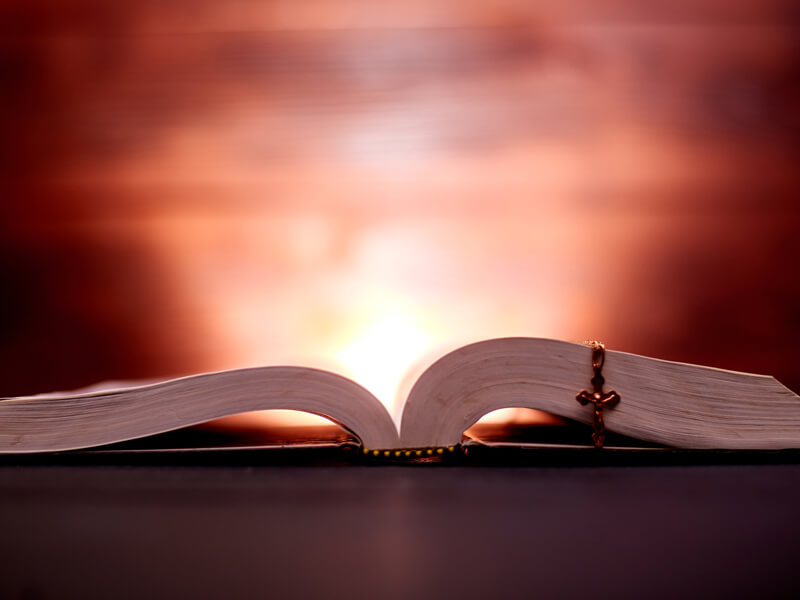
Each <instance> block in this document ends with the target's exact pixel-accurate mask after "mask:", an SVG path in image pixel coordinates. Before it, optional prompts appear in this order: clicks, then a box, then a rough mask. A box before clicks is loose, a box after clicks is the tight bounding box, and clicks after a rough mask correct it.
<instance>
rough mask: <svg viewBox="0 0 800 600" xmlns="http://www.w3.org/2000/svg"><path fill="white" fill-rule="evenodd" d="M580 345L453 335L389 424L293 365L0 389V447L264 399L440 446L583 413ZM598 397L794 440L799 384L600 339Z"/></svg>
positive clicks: (323, 376) (407, 443)
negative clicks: (31, 390) (527, 412)
mask: <svg viewBox="0 0 800 600" xmlns="http://www.w3.org/2000/svg"><path fill="white" fill-rule="evenodd" d="M591 364H592V349H591V348H590V347H588V346H585V345H582V344H575V343H569V342H561V341H556V340H547V339H535V338H505V339H495V340H488V341H484V342H478V343H476V344H471V345H469V346H464V347H462V348H459V349H457V350H455V351H453V352H451V353H450V354H447V355H446V356H444V357H442V358H441V359H439V360H438V361H436V362H435V363H434V364H433V365H431V366H430V367H429V368H428V369H427V370H426V371H425V372H424V373H423V374H422V375H421V376H420V377H419V379H418V380H417V382H416V383H415V384H414V386H413V388H412V389H411V392H410V393H409V395H408V398H407V399H406V402H405V406H404V407H403V411H402V422H401V427H400V432H401V433H400V434H398V431H397V428H396V426H395V424H394V422H393V420H392V418H391V417H390V415H389V413H388V411H387V410H386V409H385V408H384V406H383V405H382V404H381V403H380V402H379V401H378V399H377V398H375V396H373V395H372V394H371V393H369V392H368V391H367V390H366V389H364V388H363V387H361V386H360V385H358V384H357V383H355V382H353V381H350V380H349V379H346V378H344V377H342V376H340V375H336V374H334V373H329V372H326V371H320V370H316V369H310V368H304V367H261V368H252V369H241V370H236V371H224V372H220V373H208V374H203V375H196V376H192V377H185V378H181V379H175V380H171V381H166V382H160V383H154V384H151V385H145V386H140V387H133V388H126V389H119V390H107V391H99V392H93V393H77V394H54V395H53V394H51V395H46V396H43V397H26V398H7V399H3V400H2V401H0V452H2V453H30V452H45V451H58V450H69V449H77V448H87V447H93V446H99V445H104V444H109V443H113V442H120V441H124V440H131V439H136V438H141V437H144V436H149V435H154V434H158V433H162V432H166V431H171V430H175V429H179V428H182V427H187V426H190V425H194V424H199V423H204V422H207V421H210V420H213V419H217V418H219V417H225V416H230V415H234V414H239V413H243V412H249V411H254V410H264V409H290V410H299V411H305V412H309V413H313V414H318V415H322V416H325V417H327V418H328V419H330V420H332V421H334V422H336V423H338V424H339V425H341V426H342V427H343V428H345V429H346V430H347V431H349V432H352V433H353V434H354V435H355V436H356V437H357V438H358V439H359V440H360V441H361V443H362V444H363V446H364V448H365V449H368V450H391V449H398V448H407V449H408V448H430V447H445V446H453V445H456V444H458V443H460V442H461V441H462V436H463V433H464V431H465V430H466V429H468V428H469V427H470V426H471V425H473V424H474V423H475V422H476V421H477V420H478V419H479V418H480V417H481V416H483V415H484V414H487V413H489V412H492V411H494V410H497V409H500V408H509V407H523V408H533V409H538V410H543V411H546V412H549V413H552V414H555V415H558V416H561V417H565V418H568V419H572V420H575V421H579V422H584V423H589V422H591V420H592V416H593V411H592V407H591V406H582V405H580V404H579V403H578V402H577V401H576V399H575V396H576V394H577V393H578V392H580V391H581V390H583V389H587V388H590V387H591V386H590V379H591V377H592V366H591ZM603 375H604V376H605V380H606V389H607V390H610V389H614V390H615V391H616V392H618V393H619V394H620V396H621V398H622V400H621V402H620V403H619V404H618V405H617V406H616V407H615V408H614V409H613V410H608V411H604V419H605V427H606V429H607V430H609V431H611V432H616V433H620V434H623V435H625V436H628V437H632V438H638V439H640V440H642V441H646V442H653V443H657V444H662V445H666V446H674V447H681V448H732V449H783V448H798V447H800V398H799V397H798V396H797V395H796V394H794V393H793V392H791V391H790V390H789V389H787V388H786V387H784V386H783V385H781V384H780V383H779V382H777V381H776V380H775V379H774V378H772V377H769V376H764V375H751V374H747V373H736V372H732V371H725V370H721V369H714V368H709V367H700V366H695V365H687V364H681V363H674V362H668V361H663V360H657V359H653V358H647V357H643V356H636V355H633V354H626V353H623V352H615V351H607V352H606V353H605V364H604V367H603Z"/></svg>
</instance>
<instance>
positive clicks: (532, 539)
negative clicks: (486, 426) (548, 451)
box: [0, 463, 800, 600]
mask: <svg viewBox="0 0 800 600" xmlns="http://www.w3.org/2000/svg"><path fill="white" fill-rule="evenodd" d="M798 481H800V467H798V465H772V466H770V465H760V466H736V465H728V466H683V467H680V466H675V467H658V468H657V467H628V468H583V467H565V466H563V465H562V466H560V467H558V468H555V467H548V466H542V467H526V468H492V467H488V468H481V467H451V468H425V467H422V468H404V467H375V468H370V467H350V468H341V467H322V466H319V467H313V466H306V467H286V466H283V467H266V466H258V465H257V464H253V463H251V464H242V465H239V466H228V467H224V468H223V467H210V466H206V467H202V466H195V467H191V466H171V467H166V466H164V467H157V466H150V467H143V466H140V467H136V466H109V465H106V466H95V467H91V466H83V467H65V466H58V467H56V466H39V467H30V466H29V467H19V466H17V467H11V466H7V465H6V466H0V528H1V529H2V531H3V544H2V547H1V548H0V559H1V560H0V596H2V597H4V598H25V599H30V598H48V599H49V598H53V599H58V598H76V599H78V598H80V599H92V598H98V599H100V598H109V597H115V598H121V599H122V598H141V597H148V598H176V597H192V598H220V597H226V598H252V597H266V598H281V597H309V598H311V597H313V598H378V597H380V598H431V599H434V600H440V599H441V598H445V597H459V598H486V597H490V596H492V597H512V598H523V597H564V598H572V597H574V598H587V597H592V598H594V597H597V598H603V597H614V598H642V597H648V598H655V599H660V598H664V599H674V598H681V597H687V596H690V597H725V598H755V597H758V598H791V597H796V569H795V562H796V551H795V548H796V540H797V537H798V535H800V524H798V520H797V518H796V512H797V506H798V503H800V486H799V485H798Z"/></svg>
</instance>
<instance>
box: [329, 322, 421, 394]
mask: <svg viewBox="0 0 800 600" xmlns="http://www.w3.org/2000/svg"><path fill="white" fill-rule="evenodd" d="M430 343H431V340H430V338H429V336H428V335H427V334H426V332H425V331H424V330H423V329H422V328H421V327H420V325H419V324H418V323H417V322H416V321H415V320H414V319H413V318H412V317H411V315H409V314H407V313H402V312H395V313H387V314H383V315H380V316H379V317H378V318H377V319H375V320H373V321H371V322H369V323H367V327H366V328H365V329H364V330H362V332H361V333H360V334H359V335H357V336H356V338H355V339H354V340H353V341H352V342H351V343H350V344H348V345H347V346H345V347H344V348H343V349H342V350H341V351H340V352H338V353H337V355H336V358H337V359H338V360H339V361H340V362H341V363H342V364H343V365H344V366H345V367H346V368H347V369H348V371H349V372H350V374H351V375H352V377H353V379H354V380H355V381H357V382H358V383H360V384H361V385H363V386H364V387H365V388H367V389H368V390H369V391H370V392H372V393H373V394H375V396H376V397H377V398H378V399H379V400H380V401H381V402H383V403H384V404H385V405H386V406H387V407H388V408H390V409H392V408H393V403H394V395H395V393H396V391H397V389H398V387H399V385H400V382H401V380H402V379H403V377H404V376H405V374H406V373H407V371H408V370H409V368H410V367H411V366H412V365H413V364H414V363H415V362H416V361H417V360H419V358H420V356H422V355H423V353H424V352H425V350H426V349H427V348H428V346H429V345H430Z"/></svg>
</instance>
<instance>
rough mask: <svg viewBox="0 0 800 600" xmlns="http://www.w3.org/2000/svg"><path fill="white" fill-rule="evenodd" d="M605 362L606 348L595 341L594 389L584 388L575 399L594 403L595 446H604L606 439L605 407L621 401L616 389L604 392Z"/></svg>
mask: <svg viewBox="0 0 800 600" xmlns="http://www.w3.org/2000/svg"><path fill="white" fill-rule="evenodd" d="M604 362H605V348H604V347H603V345H602V344H600V343H599V342H594V343H593V348H592V369H594V375H593V376H592V387H593V391H591V392H590V391H589V390H583V391H581V393H579V394H578V395H577V396H576V397H575V399H576V400H577V401H578V402H580V403H581V406H586V405H587V404H589V403H591V404H593V405H594V417H593V419H592V429H593V430H594V433H592V441H593V442H594V447H595V448H602V447H603V444H604V443H605V441H606V433H605V423H604V422H603V409H604V408H609V409H610V408H614V407H615V406H616V405H617V404H619V401H620V399H621V398H620V395H619V394H618V393H617V392H615V391H613V390H612V391H610V392H603V384H604V383H605V378H604V377H603V375H602V373H601V371H602V369H603V363H604Z"/></svg>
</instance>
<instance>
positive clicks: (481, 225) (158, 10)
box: [0, 0, 800, 402]
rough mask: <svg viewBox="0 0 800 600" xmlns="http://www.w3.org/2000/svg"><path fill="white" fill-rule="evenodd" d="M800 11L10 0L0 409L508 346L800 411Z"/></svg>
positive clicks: (375, 376)
mask: <svg viewBox="0 0 800 600" xmlns="http://www.w3.org/2000/svg"><path fill="white" fill-rule="evenodd" d="M799 26H800V8H798V5H797V3H795V2H792V1H791V0H724V1H723V0H719V1H710V2H703V3H696V2H692V1H689V0H680V1H678V2H675V1H670V2H667V1H662V2H649V3H646V4H644V3H640V2H634V1H632V0H615V1H612V2H604V3H597V2H593V1H590V0H584V1H569V2H564V1H556V0H552V1H547V0H545V1H542V2H535V3H534V2H518V1H510V0H509V1H499V2H472V1H469V0H459V1H455V0H424V1H421V0H419V1H418V0H403V1H402V2H401V1H388V2H381V3H372V2H344V1H334V0H306V1H303V2H294V1H291V0H276V1H260V0H252V1H251V0H247V1H241V0H232V1H229V2H224V3H222V2H213V1H211V0H191V1H190V0H176V1H173V2H169V3H162V2H154V1H149V0H144V1H141V2H127V3H120V2H113V1H111V0H63V1H60V2H52V3H48V2H43V1H41V0H5V1H4V2H2V3H1V4H0V395H5V396H8V395H22V394H31V393H36V392H45V391H51V390H64V389H74V388H77V387H80V386H84V385H88V384H91V383H94V382H97V381H102V380H108V379H132V378H150V377H163V376H170V375H180V374H186V373H190V372H196V371H207V370H217V369H226V368H234V367H242V366H250V365H260V364H275V363H300V364H307V365H314V366H317V365H319V366H324V367H327V368H332V369H334V370H337V371H339V372H342V373H345V374H348V375H351V376H353V377H354V378H355V379H357V380H358V381H359V382H361V383H363V384H365V385H366V387H368V388H369V389H370V390H372V391H373V392H374V393H376V394H377V395H379V396H380V397H381V398H382V399H383V400H385V401H387V402H388V401H389V400H390V399H391V397H392V394H393V393H394V389H395V387H396V386H397V384H398V382H399V381H400V379H401V378H402V376H403V374H404V373H405V372H406V371H407V370H408V369H409V368H410V367H412V366H413V365H414V364H419V363H420V361H423V362H424V360H426V358H425V357H431V356H435V355H436V354H437V353H440V352H444V351H446V350H448V349H452V348H454V347H456V346H458V345H460V344H463V343H466V342H469V341H475V340H478V339H482V338H486V337H495V336H507V335H521V336H544V337H555V338H561V339H567V340H583V339H586V338H597V339H601V340H604V341H605V342H606V343H607V344H608V346H609V347H611V348H613V349H616V350H623V351H628V352H635V353H641V354H647V355H652V356H656V357H659V358H665V359H669V360H677V361H686V362H696V363H702V364H708V365H713V366H717V367H724V368H729V369H736V370H744V371H752V372H761V373H767V374H772V375H775V376H777V377H778V378H779V379H780V380H781V381H783V382H784V383H785V384H787V385H789V386H790V387H792V388H793V389H794V390H796V391H797V390H800V367H798V365H800V360H799V359H800V348H799V347H798V339H800V279H799V278H798V265H797V263H798V259H800V236H799V235H798V233H799V232H800V195H799V194H798V192H800V172H799V171H798V158H800V135H799V134H800V35H798V32H799V30H798V27H799Z"/></svg>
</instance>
